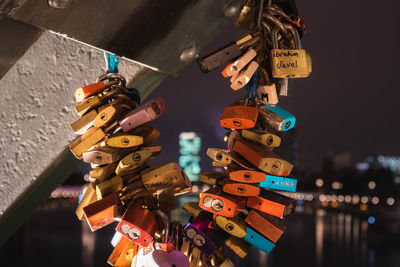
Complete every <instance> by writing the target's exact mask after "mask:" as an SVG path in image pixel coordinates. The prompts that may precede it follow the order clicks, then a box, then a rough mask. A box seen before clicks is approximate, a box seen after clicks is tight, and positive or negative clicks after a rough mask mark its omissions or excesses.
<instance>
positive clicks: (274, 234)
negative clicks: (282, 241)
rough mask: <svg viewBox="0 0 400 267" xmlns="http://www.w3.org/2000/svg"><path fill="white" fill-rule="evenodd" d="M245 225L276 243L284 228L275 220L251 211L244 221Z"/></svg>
mask: <svg viewBox="0 0 400 267" xmlns="http://www.w3.org/2000/svg"><path fill="white" fill-rule="evenodd" d="M245 221H246V223H247V224H248V225H250V226H251V227H252V228H254V229H255V230H257V231H258V232H259V233H260V234H262V235H263V236H264V237H266V238H268V239H269V240H271V241H272V242H273V243H276V242H277V241H278V240H279V238H281V236H282V234H283V232H284V231H285V229H286V226H285V225H284V224H283V223H282V222H281V221H280V220H279V219H277V218H274V217H273V216H271V215H268V214H261V213H259V212H257V211H255V210H251V211H250V212H249V214H248V215H247V217H246V219H245Z"/></svg>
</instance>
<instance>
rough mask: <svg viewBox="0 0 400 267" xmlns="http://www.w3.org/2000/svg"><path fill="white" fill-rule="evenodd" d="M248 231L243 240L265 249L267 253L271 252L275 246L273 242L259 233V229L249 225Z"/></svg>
mask: <svg viewBox="0 0 400 267" xmlns="http://www.w3.org/2000/svg"><path fill="white" fill-rule="evenodd" d="M246 233H247V234H246V236H245V237H244V238H243V240H245V241H246V242H247V243H249V244H251V245H253V246H255V247H256V248H258V249H259V250H261V251H263V252H264V253H265V254H269V253H270V252H271V250H272V249H273V248H274V247H275V244H274V243H273V242H271V241H270V240H268V239H267V238H265V237H264V236H262V235H261V234H259V233H258V232H257V231H255V230H253V229H252V228H251V227H248V226H247V228H246Z"/></svg>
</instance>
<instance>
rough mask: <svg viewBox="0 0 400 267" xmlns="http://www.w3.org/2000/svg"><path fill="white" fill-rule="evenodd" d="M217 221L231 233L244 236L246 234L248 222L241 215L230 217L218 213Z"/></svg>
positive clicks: (240, 236)
mask: <svg viewBox="0 0 400 267" xmlns="http://www.w3.org/2000/svg"><path fill="white" fill-rule="evenodd" d="M214 221H215V223H216V224H217V225H218V226H219V227H220V228H221V229H222V230H224V231H225V232H227V233H228V234H230V235H233V236H236V237H239V238H243V237H245V236H246V223H245V221H243V220H242V218H240V216H236V217H232V218H228V217H224V216H221V215H216V216H215V218H214Z"/></svg>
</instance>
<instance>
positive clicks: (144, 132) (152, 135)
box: [130, 124, 161, 146]
mask: <svg viewBox="0 0 400 267" xmlns="http://www.w3.org/2000/svg"><path fill="white" fill-rule="evenodd" d="M130 133H131V134H134V135H138V136H141V137H143V146H149V145H151V144H152V143H154V142H155V141H156V140H157V139H158V138H159V137H160V135H161V133H160V132H159V131H158V130H157V129H155V128H153V127H152V126H150V125H149V124H143V125H141V126H139V127H137V128H135V129H133V130H132V132H130Z"/></svg>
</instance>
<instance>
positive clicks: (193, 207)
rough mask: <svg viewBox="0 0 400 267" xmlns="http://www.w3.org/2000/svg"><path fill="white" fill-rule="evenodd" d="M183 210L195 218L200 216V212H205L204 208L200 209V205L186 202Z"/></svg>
mask: <svg viewBox="0 0 400 267" xmlns="http://www.w3.org/2000/svg"><path fill="white" fill-rule="evenodd" d="M183 209H184V210H185V211H186V212H187V213H189V214H191V215H193V216H194V217H197V216H199V215H200V212H203V211H204V210H203V209H202V208H200V207H199V203H198V202H185V203H184V204H183Z"/></svg>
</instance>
